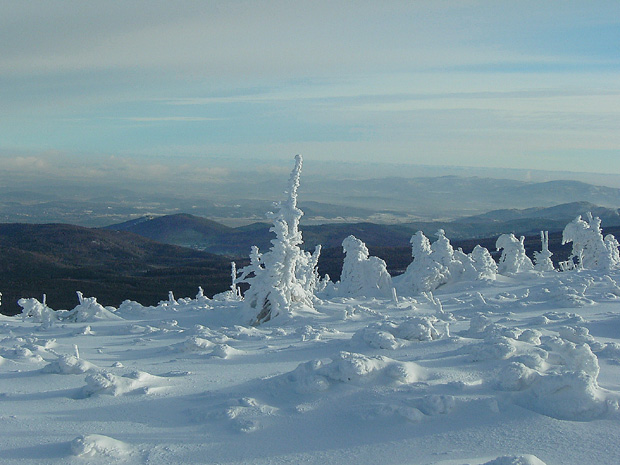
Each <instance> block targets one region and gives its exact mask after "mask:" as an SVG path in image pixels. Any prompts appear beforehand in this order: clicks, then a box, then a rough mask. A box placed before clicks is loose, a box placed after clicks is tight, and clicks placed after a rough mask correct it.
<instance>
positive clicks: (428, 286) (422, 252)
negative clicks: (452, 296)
mask: <svg viewBox="0 0 620 465" xmlns="http://www.w3.org/2000/svg"><path fill="white" fill-rule="evenodd" d="M410 242H411V255H412V256H413V261H412V262H411V263H410V264H409V266H408V267H407V270H406V271H405V273H403V274H402V275H400V276H398V277H397V278H395V280H396V284H397V288H398V289H399V291H400V292H402V293H405V294H407V293H411V292H413V293H420V292H428V291H432V290H434V289H437V288H438V287H439V286H441V285H442V284H445V283H446V282H448V276H449V270H448V267H446V266H444V265H442V264H441V263H440V262H438V261H437V260H436V258H437V255H438V254H437V253H435V254H433V249H432V247H431V242H430V241H429V240H428V238H427V237H426V236H425V235H424V233H423V232H422V231H418V232H417V233H415V234H414V235H413V236H412V237H411V241H410ZM439 255H440V254H439Z"/></svg>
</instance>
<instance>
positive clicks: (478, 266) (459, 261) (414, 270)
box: [394, 229, 497, 294]
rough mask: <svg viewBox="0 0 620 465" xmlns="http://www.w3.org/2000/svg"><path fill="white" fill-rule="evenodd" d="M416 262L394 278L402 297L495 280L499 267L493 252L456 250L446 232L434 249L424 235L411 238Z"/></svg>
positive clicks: (438, 236)
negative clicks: (454, 284) (453, 284)
mask: <svg viewBox="0 0 620 465" xmlns="http://www.w3.org/2000/svg"><path fill="white" fill-rule="evenodd" d="M411 248H412V255H413V261H412V262H411V264H410V265H409V266H408V267H407V270H406V271H405V273H404V274H402V275H401V276H397V277H395V278H394V282H395V283H396V284H397V288H398V290H399V291H400V292H401V293H405V294H406V293H411V292H412V291H413V292H414V293H422V292H428V291H432V290H434V289H437V288H438V287H439V286H441V285H443V284H446V283H448V282H454V281H475V280H479V279H495V276H496V273H497V265H496V264H495V261H494V260H493V257H491V254H490V253H489V251H488V250H487V249H485V248H483V247H480V246H476V248H475V249H474V250H473V252H472V253H471V254H466V253H465V252H463V251H462V250H461V249H458V250H454V248H453V247H452V244H450V240H449V239H448V238H447V237H446V235H445V232H444V230H443V229H440V230H439V231H437V240H436V241H435V242H434V243H433V244H432V245H431V243H430V241H429V240H428V238H427V237H426V236H424V234H423V233H422V231H418V232H417V233H416V234H415V235H414V236H413V237H412V238H411Z"/></svg>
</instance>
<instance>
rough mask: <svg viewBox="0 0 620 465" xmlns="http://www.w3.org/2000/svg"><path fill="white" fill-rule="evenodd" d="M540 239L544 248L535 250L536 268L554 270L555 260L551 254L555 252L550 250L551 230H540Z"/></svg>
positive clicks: (538, 269)
mask: <svg viewBox="0 0 620 465" xmlns="http://www.w3.org/2000/svg"><path fill="white" fill-rule="evenodd" d="M540 241H541V242H542V250H541V251H540V252H534V269H535V270H537V271H553V270H554V269H555V268H554V267H553V262H552V261H551V256H552V255H553V252H551V251H550V250H549V231H540Z"/></svg>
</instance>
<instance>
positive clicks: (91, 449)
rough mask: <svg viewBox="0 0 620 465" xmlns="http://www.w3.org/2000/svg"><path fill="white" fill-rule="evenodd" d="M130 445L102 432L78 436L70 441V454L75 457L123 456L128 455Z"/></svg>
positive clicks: (130, 450) (130, 449)
mask: <svg viewBox="0 0 620 465" xmlns="http://www.w3.org/2000/svg"><path fill="white" fill-rule="evenodd" d="M131 452H132V448H131V446H130V445H128V444H126V443H124V442H122V441H119V440H118V439H113V438H111V437H108V436H104V435H102V434H87V435H82V436H78V437H77V438H75V439H74V440H73V441H71V454H73V455H75V456H77V457H110V458H117V459H119V458H123V457H126V456H127V455H130V454H131Z"/></svg>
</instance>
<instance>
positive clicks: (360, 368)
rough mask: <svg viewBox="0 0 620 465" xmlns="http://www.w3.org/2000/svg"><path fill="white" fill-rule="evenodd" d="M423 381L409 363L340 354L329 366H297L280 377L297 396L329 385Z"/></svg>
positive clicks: (316, 362)
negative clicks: (291, 387) (290, 386)
mask: <svg viewBox="0 0 620 465" xmlns="http://www.w3.org/2000/svg"><path fill="white" fill-rule="evenodd" d="M422 378H423V369H422V368H421V367H420V366H418V365H416V364H415V363H413V362H400V361H397V360H393V359H391V358H388V357H383V356H366V355H363V354H358V353H352V352H340V353H339V354H338V355H337V356H335V357H334V358H333V360H332V362H331V363H327V364H325V363H323V362H321V361H320V360H312V361H310V362H306V363H302V364H300V365H299V366H298V367H297V368H296V369H295V370H293V371H292V372H290V373H288V374H286V375H283V378H282V379H284V380H285V382H286V383H288V384H290V385H292V386H293V389H294V390H295V391H297V392H298V393H302V394H304V393H312V392H320V391H325V390H327V389H329V387H330V386H331V385H333V384H339V383H345V384H353V385H358V386H360V385H368V384H373V385H382V384H383V385H398V384H409V383H414V382H416V381H418V380H420V379H422Z"/></svg>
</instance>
